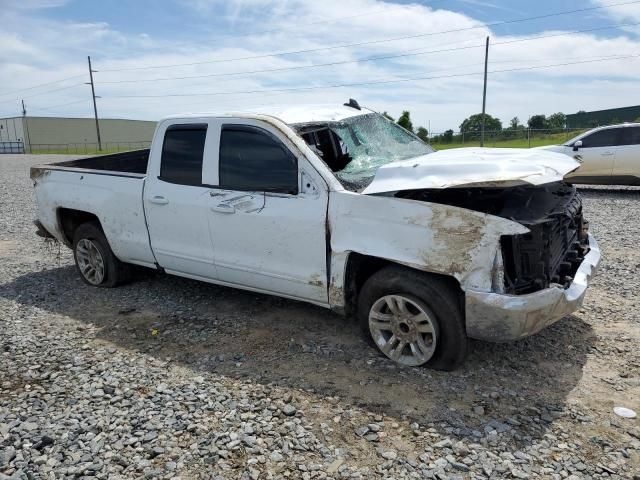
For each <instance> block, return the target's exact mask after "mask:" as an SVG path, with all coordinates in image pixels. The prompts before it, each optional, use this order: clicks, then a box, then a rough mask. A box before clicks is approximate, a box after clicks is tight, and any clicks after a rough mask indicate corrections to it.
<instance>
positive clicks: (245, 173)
mask: <svg viewBox="0 0 640 480" xmlns="http://www.w3.org/2000/svg"><path fill="white" fill-rule="evenodd" d="M219 158H220V160H219V165H220V166H219V177H220V187H221V188H225V189H229V190H243V191H256V192H278V193H289V194H294V195H295V194H297V193H298V161H297V159H296V157H295V156H294V155H293V153H291V151H290V150H289V149H288V148H287V147H286V146H285V145H284V144H283V143H282V142H281V141H280V140H279V139H278V138H277V137H276V136H275V135H272V134H271V133H270V132H268V131H266V130H264V129H262V128H258V127H254V126H250V125H223V127H222V132H221V137H220V157H219Z"/></svg>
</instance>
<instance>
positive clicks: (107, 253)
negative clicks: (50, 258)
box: [73, 222, 129, 288]
mask: <svg viewBox="0 0 640 480" xmlns="http://www.w3.org/2000/svg"><path fill="white" fill-rule="evenodd" d="M73 257H74V259H75V261H76V267H77V269H78V272H79V273H80V277H81V278H82V280H83V281H84V282H85V283H87V284H89V285H91V286H94V287H107V288H108V287H115V286H117V285H119V284H120V283H122V282H124V281H126V280H127V279H128V277H129V269H128V267H127V265H126V264H125V263H122V262H121V261H120V260H118V258H117V257H116V256H115V255H114V254H113V252H112V251H111V247H109V242H108V241H107V239H106V237H105V236H104V233H103V232H102V229H100V227H99V226H98V225H97V224H95V223H94V222H90V223H84V224H82V225H80V226H79V227H78V228H77V229H76V231H75V232H74V235H73Z"/></svg>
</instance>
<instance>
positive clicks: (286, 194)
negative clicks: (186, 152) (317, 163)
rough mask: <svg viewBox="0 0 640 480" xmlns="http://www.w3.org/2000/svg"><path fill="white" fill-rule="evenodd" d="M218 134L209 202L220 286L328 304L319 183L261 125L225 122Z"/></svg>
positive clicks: (323, 194)
mask: <svg viewBox="0 0 640 480" xmlns="http://www.w3.org/2000/svg"><path fill="white" fill-rule="evenodd" d="M219 132H220V133H219V149H218V155H217V160H218V162H217V169H216V170H215V171H214V172H210V174H211V183H212V188H211V189H210V193H209V198H208V200H209V212H208V218H209V228H210V231H211V238H212V241H213V243H214V244H215V246H216V250H215V264H216V271H217V273H218V276H219V279H220V280H222V281H224V282H227V283H230V284H234V285H238V286H244V287H249V288H255V289H260V290H266V291H270V292H274V293H277V294H280V295H284V296H289V297H293V298H299V299H304V300H307V301H312V302H316V303H321V304H327V246H326V236H327V233H326V214H327V203H328V189H327V187H326V183H324V181H323V180H322V177H321V176H320V175H319V174H318V173H317V172H316V171H315V169H313V167H311V165H309V164H308V163H307V161H306V158H304V156H302V154H300V153H294V152H297V149H295V147H294V146H293V144H292V143H291V142H290V141H289V140H288V139H287V137H286V136H285V135H284V134H283V133H282V132H280V131H279V130H277V129H275V128H274V127H272V126H271V125H270V124H268V123H266V122H261V121H257V120H256V121H254V120H248V119H224V120H221V121H220V125H219Z"/></svg>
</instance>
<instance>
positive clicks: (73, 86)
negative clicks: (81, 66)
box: [0, 83, 84, 103]
mask: <svg viewBox="0 0 640 480" xmlns="http://www.w3.org/2000/svg"><path fill="white" fill-rule="evenodd" d="M80 85H84V83H74V84H73V85H68V86H66V87H62V88H56V89H54V90H47V91H44V92H40V93H34V94H33V95H26V96H25V97H23V98H33V97H39V96H40V95H47V94H49V93H54V92H60V91H62V90H69V89H70V88H75V87H78V86H80ZM15 101H16V99H15V98H12V99H9V100H0V103H9V102H15Z"/></svg>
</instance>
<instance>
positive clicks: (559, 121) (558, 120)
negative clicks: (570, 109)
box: [547, 112, 567, 129]
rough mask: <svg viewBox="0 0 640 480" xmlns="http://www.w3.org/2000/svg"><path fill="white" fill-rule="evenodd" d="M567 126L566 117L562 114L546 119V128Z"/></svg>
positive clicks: (555, 114)
mask: <svg viewBox="0 0 640 480" xmlns="http://www.w3.org/2000/svg"><path fill="white" fill-rule="evenodd" d="M566 124H567V116H566V115H565V114H564V113H562V112H558V113H554V114H553V115H549V117H548V118H547V128H556V129H560V128H564V127H565V125H566Z"/></svg>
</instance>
